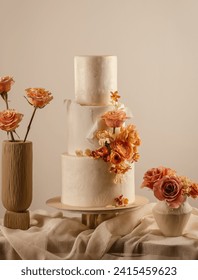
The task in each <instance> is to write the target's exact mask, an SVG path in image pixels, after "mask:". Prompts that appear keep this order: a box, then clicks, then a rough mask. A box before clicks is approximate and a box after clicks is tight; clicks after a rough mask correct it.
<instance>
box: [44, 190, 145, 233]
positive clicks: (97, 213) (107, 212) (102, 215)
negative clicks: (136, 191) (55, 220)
mask: <svg viewBox="0 0 198 280" xmlns="http://www.w3.org/2000/svg"><path fill="white" fill-rule="evenodd" d="M146 203H148V199H147V198H146V197H144V196H138V195H136V196H135V201H134V202H133V203H131V204H128V205H126V206H122V207H115V206H106V207H77V206H70V205H66V204H63V203H62V202H61V197H60V196H57V197H54V198H50V199H48V200H47V201H46V204H47V205H48V206H50V207H53V208H56V209H59V210H64V211H68V212H73V213H79V214H81V215H82V223H83V224H84V225H87V226H88V227H89V228H96V227H97V226H98V225H99V224H100V223H101V222H103V221H105V220H108V219H110V218H113V217H115V216H117V215H118V214H119V213H121V212H126V211H132V210H134V209H136V208H139V207H141V206H143V205H145V204H146Z"/></svg>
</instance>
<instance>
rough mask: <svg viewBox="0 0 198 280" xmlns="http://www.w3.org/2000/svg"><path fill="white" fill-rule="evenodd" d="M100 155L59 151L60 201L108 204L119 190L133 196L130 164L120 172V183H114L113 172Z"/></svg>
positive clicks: (112, 202) (94, 205)
mask: <svg viewBox="0 0 198 280" xmlns="http://www.w3.org/2000/svg"><path fill="white" fill-rule="evenodd" d="M108 168H109V165H108V164H107V163H105V162H104V161H103V160H102V159H99V160H94V159H92V158H89V157H76V156H69V155H67V154H62V196H61V202H62V203H64V204H66V205H71V206H81V207H101V206H104V207H105V206H107V205H112V204H114V203H115V201H114V199H115V198H116V197H118V196H120V195H121V194H122V195H123V196H124V197H127V198H128V199H129V203H132V202H134V200H135V188H134V164H133V165H132V169H131V170H129V171H128V172H127V173H125V174H124V176H123V182H122V183H117V184H115V183H114V178H115V174H112V173H110V172H109V170H108Z"/></svg>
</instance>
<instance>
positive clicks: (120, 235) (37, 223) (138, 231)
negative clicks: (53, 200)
mask: <svg viewBox="0 0 198 280" xmlns="http://www.w3.org/2000/svg"><path fill="white" fill-rule="evenodd" d="M154 205H155V204H154V203H150V204H147V205H144V206H143V207H141V208H138V209H134V210H133V211H130V212H126V213H122V214H120V215H118V216H116V217H114V218H111V219H109V220H107V221H104V222H102V223H101V224H100V225H99V226H98V227H97V228H96V229H89V228H88V227H87V226H85V225H83V224H82V223H81V221H80V219H79V218H71V217H70V218H69V217H65V216H63V215H64V214H65V213H62V212H56V211H55V212H54V213H53V214H50V213H48V212H46V211H44V210H37V211H33V212H31V227H30V228H29V229H28V230H27V231H22V230H13V229H9V228H5V227H3V226H2V220H1V225H0V259H23V260H45V259H46V260H51V259H52V260H67V259H70V260H72V259H73V260H77V259H181V260H182V259H186V260H187V259H189V260H190V259H198V209H193V213H192V214H191V217H190V220H189V222H188V224H187V226H186V229H185V232H184V234H183V236H180V237H164V236H163V235H162V234H161V233H160V230H159V229H158V227H157V225H156V222H155V220H154V218H153V215H152V207H153V206H154Z"/></svg>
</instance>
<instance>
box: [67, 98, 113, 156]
mask: <svg viewBox="0 0 198 280" xmlns="http://www.w3.org/2000/svg"><path fill="white" fill-rule="evenodd" d="M65 103H66V127H67V128H68V130H67V143H66V150H65V151H66V152H67V153H68V154H69V155H75V154H76V153H75V152H76V150H82V151H85V150H86V149H90V150H95V149H96V148H98V147H99V146H98V142H97V141H96V140H95V141H94V139H93V138H94V133H95V131H96V130H98V129H105V128H106V126H105V123H104V121H102V120H101V116H102V115H103V114H104V113H105V112H107V111H109V110H111V109H112V107H111V106H81V105H79V104H76V103H75V102H73V101H71V100H65Z"/></svg>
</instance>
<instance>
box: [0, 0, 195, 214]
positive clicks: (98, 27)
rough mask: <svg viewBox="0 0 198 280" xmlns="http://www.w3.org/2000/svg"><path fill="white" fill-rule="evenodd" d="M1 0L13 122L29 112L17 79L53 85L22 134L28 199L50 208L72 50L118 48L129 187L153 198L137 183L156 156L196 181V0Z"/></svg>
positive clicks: (2, 49)
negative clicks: (133, 161) (28, 161)
mask: <svg viewBox="0 0 198 280" xmlns="http://www.w3.org/2000/svg"><path fill="white" fill-rule="evenodd" d="M0 7H1V17H0V38H1V42H0V76H4V75H12V76H13V77H14V79H15V81H16V82H15V85H14V87H13V90H12V91H11V93H10V94H9V98H10V100H11V103H10V106H11V107H13V108H16V109H17V110H18V111H20V112H22V113H24V115H25V116H24V119H23V122H22V123H21V126H20V128H19V129H18V130H17V131H18V134H19V135H20V136H21V137H22V138H23V137H24V135H25V130H26V126H27V122H28V120H29V118H30V116H31V113H32V108H31V106H30V105H29V104H27V102H26V100H25V98H24V97H23V96H24V89H25V88H27V87H45V88H47V89H49V90H50V91H51V92H52V93H53V95H54V100H53V102H51V104H50V105H48V106H47V107H46V108H44V109H42V110H39V111H38V112H37V113H36V116H35V120H34V122H33V126H32V129H31V132H30V135H29V140H32V141H33V143H34V193H33V202H32V205H31V209H38V208H42V209H47V210H50V211H51V210H52V209H50V208H49V207H47V206H45V201H46V200H47V199H48V198H51V197H54V196H57V195H60V191H61V170H60V155H61V153H62V152H64V149H65V139H66V136H67V131H68V130H69V127H66V126H65V124H64V118H65V115H64V113H65V112H64V104H63V100H64V99H65V98H74V83H73V57H74V56H75V55H77V54H97V55H100V54H112V55H117V56H118V85H119V87H118V89H119V92H120V93H121V95H122V101H123V102H124V103H126V104H127V105H128V106H129V107H131V109H132V111H133V114H134V122H135V123H136V125H137V127H138V130H139V133H140V135H141V138H142V146H141V149H140V153H141V160H140V161H139V162H138V164H137V165H136V193H137V194H141V195H146V196H148V197H149V198H150V201H155V199H154V198H153V195H152V193H151V192H149V191H147V190H141V189H140V188H139V186H140V183H141V181H142V176H143V174H144V172H145V171H146V170H147V169H148V168H151V167H156V166H159V165H165V166H169V167H172V168H174V169H176V170H177V171H178V173H180V174H181V175H187V176H189V177H191V178H192V179H194V180H196V181H198V160H197V156H198V126H197V120H198V111H197V107H198V32H197V26H198V17H197V14H198V1H197V0H0ZM3 108H4V104H3V102H2V101H1V102H0V109H1V110H2V109H3ZM4 139H6V134H5V133H4V132H2V131H1V132H0V140H1V141H3V140H4ZM190 203H191V204H192V205H194V206H196V205H198V201H193V200H190ZM52 211H53V210H52ZM3 212H4V209H3V207H2V205H1V204H0V214H1V216H2V215H3Z"/></svg>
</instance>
